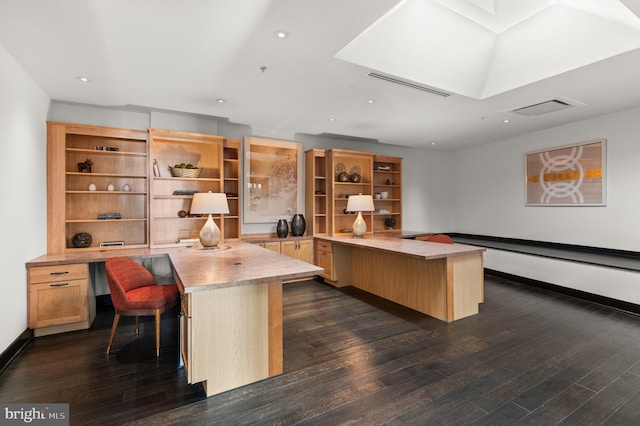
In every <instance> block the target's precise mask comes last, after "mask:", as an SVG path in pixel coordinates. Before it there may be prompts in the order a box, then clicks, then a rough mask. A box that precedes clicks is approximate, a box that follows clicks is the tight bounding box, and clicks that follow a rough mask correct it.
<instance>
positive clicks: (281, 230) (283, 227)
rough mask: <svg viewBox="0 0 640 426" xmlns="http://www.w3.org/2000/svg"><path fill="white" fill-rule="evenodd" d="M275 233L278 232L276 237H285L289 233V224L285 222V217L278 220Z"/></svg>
mask: <svg viewBox="0 0 640 426" xmlns="http://www.w3.org/2000/svg"><path fill="white" fill-rule="evenodd" d="M276 234H278V238H286V237H287V235H288V234H289V224H288V223H287V219H280V220H278V225H277V226H276Z"/></svg>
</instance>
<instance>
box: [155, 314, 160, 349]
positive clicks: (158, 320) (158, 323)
mask: <svg viewBox="0 0 640 426" xmlns="http://www.w3.org/2000/svg"><path fill="white" fill-rule="evenodd" d="M159 356H160V309H156V358H157V357H159Z"/></svg>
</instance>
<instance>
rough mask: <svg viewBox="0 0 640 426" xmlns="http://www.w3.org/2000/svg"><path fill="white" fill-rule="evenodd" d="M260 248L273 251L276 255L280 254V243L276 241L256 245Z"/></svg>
mask: <svg viewBox="0 0 640 426" xmlns="http://www.w3.org/2000/svg"><path fill="white" fill-rule="evenodd" d="M258 245H259V246H260V247H263V248H266V249H269V250H271V251H275V252H276V253H280V243H279V242H277V241H269V242H266V243H258Z"/></svg>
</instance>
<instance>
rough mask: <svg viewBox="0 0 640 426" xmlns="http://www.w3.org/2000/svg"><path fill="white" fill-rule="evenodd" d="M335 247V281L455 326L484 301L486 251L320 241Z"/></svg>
mask: <svg viewBox="0 0 640 426" xmlns="http://www.w3.org/2000/svg"><path fill="white" fill-rule="evenodd" d="M316 238H317V240H318V244H325V245H326V244H330V245H331V248H330V250H329V249H328V248H325V252H326V253H331V254H332V256H333V257H332V258H333V262H332V265H331V267H332V268H333V275H332V277H333V280H330V283H331V284H333V285H335V286H337V287H343V286H347V285H352V286H354V287H357V288H359V289H362V290H364V291H367V292H369V293H373V294H375V295H377V296H380V297H383V298H385V299H388V300H391V301H393V302H396V303H399V304H401V305H404V306H407V307H409V308H412V309H415V310H417V311H419V312H422V313H424V314H427V315H430V316H432V317H435V318H438V319H440V320H442V321H446V322H451V321H455V320H458V319H460V318H465V317H467V316H470V315H474V314H477V313H478V304H479V303H482V302H483V301H484V272H483V262H482V254H483V252H484V251H485V249H484V248H482V247H476V246H467V245H462V244H442V243H432V242H426V241H418V240H412V239H404V238H398V237H397V236H394V237H383V236H375V235H374V236H370V235H368V236H365V237H364V238H352V237H329V236H322V237H316Z"/></svg>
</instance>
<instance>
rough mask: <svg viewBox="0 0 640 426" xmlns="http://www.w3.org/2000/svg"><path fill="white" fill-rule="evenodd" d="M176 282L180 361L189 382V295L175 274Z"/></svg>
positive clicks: (190, 362)
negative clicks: (178, 301) (178, 293)
mask: <svg viewBox="0 0 640 426" xmlns="http://www.w3.org/2000/svg"><path fill="white" fill-rule="evenodd" d="M175 281H176V284H177V285H178V289H179V291H180V316H179V319H180V353H181V354H182V358H181V359H182V363H183V364H184V370H185V376H187V381H188V382H189V383H191V375H190V372H191V370H190V368H191V365H192V357H191V354H192V351H191V342H192V339H191V310H190V309H189V305H190V301H191V295H190V294H186V293H185V292H184V287H183V286H182V283H181V282H180V280H179V279H178V277H177V276H176V279H175Z"/></svg>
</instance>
